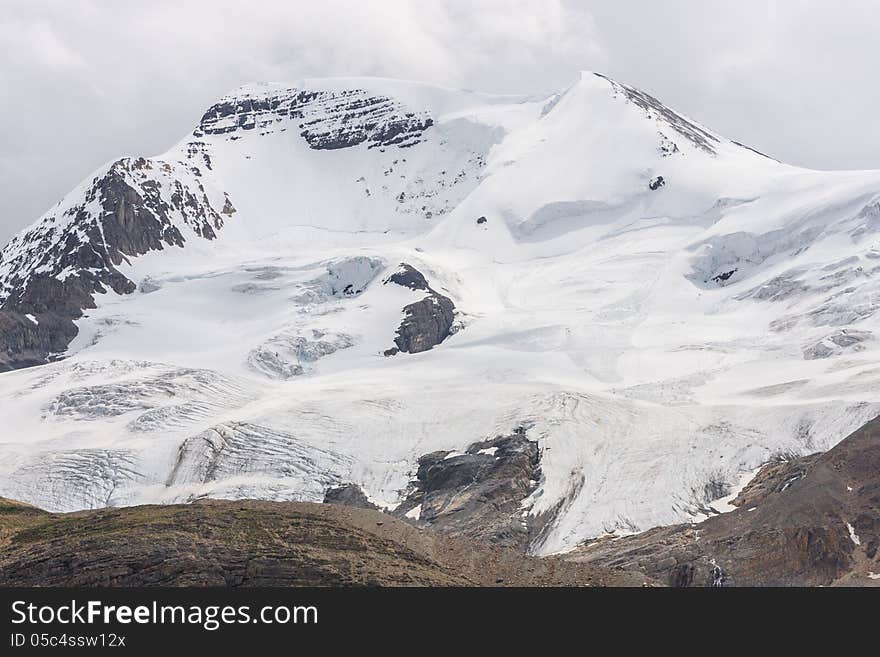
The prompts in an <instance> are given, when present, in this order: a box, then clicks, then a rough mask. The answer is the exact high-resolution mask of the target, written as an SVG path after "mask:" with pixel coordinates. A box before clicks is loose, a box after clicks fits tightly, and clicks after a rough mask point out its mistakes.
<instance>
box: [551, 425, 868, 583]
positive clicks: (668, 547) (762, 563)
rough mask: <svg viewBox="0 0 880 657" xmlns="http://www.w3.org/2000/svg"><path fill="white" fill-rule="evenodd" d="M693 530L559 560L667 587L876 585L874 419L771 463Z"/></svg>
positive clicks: (607, 544)
mask: <svg viewBox="0 0 880 657" xmlns="http://www.w3.org/2000/svg"><path fill="white" fill-rule="evenodd" d="M735 502H736V503H738V504H740V506H739V507H738V508H737V509H736V510H735V511H731V512H729V513H723V514H720V515H717V516H714V517H712V518H709V519H708V520H705V521H703V522H701V523H699V524H693V525H675V526H672V527H661V528H657V529H652V530H649V531H647V532H643V533H641V534H637V535H634V536H624V537H605V538H600V539H597V540H594V541H591V542H589V543H587V544H585V545H583V546H581V547H579V548H577V549H576V550H575V551H574V552H572V553H570V554H568V555H566V558H568V559H571V560H574V561H578V562H587V563H592V564H595V565H601V566H604V567H613V568H616V567H620V568H624V569H627V570H633V569H634V570H639V571H641V572H644V573H646V575H647V576H649V577H652V578H657V579H660V580H661V581H664V582H666V583H668V584H669V585H672V586H719V585H723V586H730V585H737V586H829V585H847V586H853V585H859V586H876V585H878V584H880V582H878V580H876V579H874V578H873V577H871V573H880V559H878V556H877V553H878V548H880V418H877V419H875V420H872V421H871V422H868V423H867V424H866V425H865V426H863V427H862V428H861V429H859V430H857V431H855V432H854V433H852V434H851V435H850V436H848V437H847V438H845V439H844V440H843V441H842V442H841V443H839V444H838V445H837V446H836V447H834V448H833V449H831V450H829V451H828V452H826V453H824V454H819V455H816V454H814V455H811V456H807V457H801V458H798V459H791V460H789V461H786V462H776V463H771V464H769V465H768V466H765V468H763V469H762V471H761V472H760V473H759V474H758V475H757V477H755V478H754V479H753V481H752V482H751V484H750V485H749V486H747V487H746V488H745V489H744V490H743V492H742V493H741V494H740V495H739V497H738V498H737V500H736V501H735Z"/></svg>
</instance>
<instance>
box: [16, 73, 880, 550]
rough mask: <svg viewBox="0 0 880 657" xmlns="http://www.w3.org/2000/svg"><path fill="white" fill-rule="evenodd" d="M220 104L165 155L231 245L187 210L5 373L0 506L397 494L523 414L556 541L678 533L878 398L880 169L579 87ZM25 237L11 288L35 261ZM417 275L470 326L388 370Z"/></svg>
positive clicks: (250, 93) (547, 541)
mask: <svg viewBox="0 0 880 657" xmlns="http://www.w3.org/2000/svg"><path fill="white" fill-rule="evenodd" d="M376 99H381V100H376ZM215 107H219V108H220V109H218V110H216V111H215V112H214V114H211V112H210V111H209V115H210V116H211V117H212V118H211V119H210V120H209V121H208V120H205V119H203V121H202V123H201V124H200V126H199V128H197V129H196V130H195V131H194V132H193V134H191V135H189V136H188V137H187V138H185V139H184V140H183V141H181V142H180V143H179V144H178V145H176V146H175V147H174V148H172V149H171V150H170V151H168V152H167V153H164V154H162V155H160V156H158V157H156V158H150V160H149V161H152V162H155V163H166V164H167V167H164V168H163V167H160V166H158V165H157V166H156V168H157V169H158V170H159V171H161V175H160V174H158V173H157V174H156V176H157V177H156V178H155V179H157V180H159V182H160V187H161V188H162V190H164V191H161V192H160V193H161V194H166V192H167V190H168V189H171V186H172V185H173V180H178V181H180V182H181V184H182V186H183V188H185V189H186V190H198V188H199V186H203V189H204V197H205V203H206V204H207V205H206V207H207V206H208V205H209V206H210V207H212V208H214V209H215V211H217V212H219V210H220V208H221V207H222V206H223V205H224V203H226V201H227V200H228V201H229V202H231V204H232V205H233V206H234V208H235V213H234V214H232V215H231V216H227V217H225V218H224V221H223V225H222V227H220V228H218V229H216V239H215V240H203V239H195V238H194V236H193V235H194V233H193V231H194V230H198V227H199V226H200V225H201V224H200V223H199V222H200V221H201V220H202V218H203V217H202V216H201V215H199V216H196V215H192V216H189V215H188V216H181V218H180V220H179V222H178V227H179V229H180V231H181V234H182V235H184V237H185V238H186V240H185V244H184V245H183V246H171V247H166V248H163V249H162V250H153V251H150V252H148V253H146V254H144V255H140V256H138V257H132V258H128V259H127V261H126V262H123V263H121V264H120V265H119V271H120V272H122V273H123V274H124V275H125V277H127V278H128V279H129V280H131V281H133V282H134V283H136V284H137V290H136V291H134V292H133V293H131V294H116V293H115V292H113V291H111V290H108V291H107V292H106V293H105V294H101V295H98V296H97V298H96V300H97V308H95V309H87V310H86V311H85V316H84V317H83V318H81V319H79V320H78V321H77V327H78V329H79V333H78V335H77V336H76V338H75V339H74V340H73V342H72V343H71V344H70V346H69V347H68V350H67V352H66V353H65V354H64V355H65V358H64V359H63V360H59V361H57V362H52V363H49V364H46V365H43V366H40V367H35V368H28V369H21V370H16V371H12V372H8V373H4V374H0V408H2V429H0V496H4V497H9V498H15V499H19V500H23V501H27V502H30V503H33V504H36V505H39V506H41V507H44V508H47V509H50V510H55V511H69V510H75V509H83V508H96V507H101V506H113V505H129V504H141V503H152V502H160V503H170V502H179V501H188V500H193V499H196V498H199V497H204V496H210V497H223V498H233V499H235V498H244V497H248V498H250V497H256V498H262V499H272V500H304V501H321V500H322V499H323V495H324V491H325V490H326V489H327V488H329V487H332V486H335V485H340V484H343V483H348V482H353V483H356V484H359V485H360V486H361V487H362V488H363V489H364V491H365V492H366V494H367V495H368V497H369V498H370V499H371V500H372V501H373V502H375V503H376V504H380V505H382V506H384V507H387V508H393V507H395V506H396V505H397V504H399V503H400V502H401V500H402V496H403V494H404V491H405V490H406V488H407V485H408V484H409V483H410V482H411V481H412V479H413V478H414V476H415V470H416V462H417V460H418V458H419V457H420V456H422V455H424V454H427V453H429V452H433V451H437V450H454V451H464V450H465V449H466V448H467V446H468V445H470V444H472V443H474V442H476V441H479V440H482V439H485V438H488V437H492V436H495V435H497V434H502V433H508V432H510V431H512V430H513V429H515V428H516V427H524V428H525V429H526V432H527V436H528V437H529V438H531V439H532V440H536V441H538V442H539V446H540V449H541V455H542V456H541V467H542V473H543V478H542V480H541V481H540V482H539V486H538V488H537V490H536V491H535V492H534V493H533V494H532V495H531V497H530V498H529V499H528V500H526V502H525V506H524V510H525V511H526V512H528V513H532V514H539V513H542V512H545V511H552V510H555V509H558V512H557V515H556V517H555V520H554V521H553V525H552V528H551V530H550V531H549V533H547V534H546V535H545V536H544V538H543V540H542V541H541V542H540V544H538V545H535V546H534V547H533V550H534V551H535V552H536V553H539V554H549V553H554V552H559V551H564V550H568V549H571V548H573V547H575V546H576V545H577V544H578V543H579V542H581V541H583V540H584V539H586V538H590V537H594V536H597V535H601V534H605V533H608V532H612V531H614V532H617V533H618V534H620V533H626V532H635V531H640V530H644V529H648V528H650V527H653V526H657V525H665V524H671V523H676V522H684V521H687V520H689V519H691V518H693V517H694V516H695V515H697V514H699V513H701V512H704V511H705V510H706V509H707V508H708V507H709V506H710V504H711V503H712V502H713V501H715V500H719V499H721V498H724V497H726V496H728V495H729V494H730V493H731V492H732V491H733V490H734V489H735V488H736V487H737V486H738V485H739V482H740V480H741V478H742V477H743V475H744V473H748V472H750V471H753V470H754V469H755V468H757V467H758V466H760V465H761V464H762V463H765V462H767V461H769V460H771V459H772V458H774V457H780V456H785V455H800V454H807V453H812V452H816V451H820V450H826V449H828V448H830V447H831V446H833V445H834V444H835V443H836V442H837V441H839V440H841V439H842V438H844V437H845V436H846V435H847V434H848V433H850V432H851V431H853V430H854V429H856V428H857V427H859V426H861V425H862V424H863V423H865V422H866V421H868V420H869V419H871V418H873V417H875V416H876V415H878V414H880V365H878V354H880V352H878V343H877V334H878V330H880V326H878V323H880V314H878V311H880V238H878V235H880V171H861V172H819V171H810V170H804V169H799V168H795V167H791V166H788V165H785V164H782V163H779V162H777V161H775V160H773V159H770V158H768V157H765V156H763V155H761V154H759V153H757V152H755V151H752V150H750V149H748V148H746V147H743V146H740V145H738V144H736V143H735V142H731V141H729V140H727V139H725V138H723V137H721V136H720V135H717V134H715V133H713V132H712V131H711V130H709V129H707V128H705V127H702V126H700V125H699V124H696V123H694V122H693V121H691V120H690V119H687V118H686V117H683V116H680V115H678V114H677V113H675V112H673V111H672V110H670V109H668V108H666V107H664V106H663V105H662V104H660V103H659V101H656V100H655V99H653V98H651V97H650V96H647V95H646V94H644V93H642V92H639V91H638V90H634V89H632V88H630V87H627V86H625V85H621V84H619V83H617V82H614V81H611V80H608V79H607V78H604V77H602V76H598V75H595V74H592V73H584V74H582V76H581V78H580V79H579V80H578V81H577V82H576V83H575V84H573V85H572V86H571V87H570V88H569V89H567V90H565V91H564V92H562V93H560V94H557V95H554V96H552V97H549V98H526V97H492V96H487V95H483V94H476V93H470V92H461V91H453V90H446V89H439V88H434V87H430V86H427V85H421V84H416V83H407V82H398V81H391V80H372V79H345V80H307V81H303V82H301V83H299V84H296V85H294V86H293V87H285V86H282V85H261V86H252V87H246V88H243V89H240V90H238V91H236V92H234V93H233V94H231V95H230V96H227V97H226V98H224V99H221V101H220V102H219V103H218V105H217V106H215ZM230 108H231V109H230ZM340 108H342V109H340ZM342 112H348V114H344V113H343V114H341V113H342ZM351 113H354V114H351ZM360 113H362V114H360ZM209 115H206V117H207V116H209ZM352 115H353V116H355V119H352V118H351V116H352ZM346 117H347V118H346ZM358 117H360V118H358ZM304 135H305V136H304ZM109 166H111V165H108V167H109ZM193 166H197V168H198V170H199V172H200V175H198V176H195V175H194V174H193V172H192V167H193ZM96 175H99V174H96ZM138 184H143V183H142V182H139V183H138ZM86 189H87V184H84V185H83V186H80V188H78V189H77V190H74V191H73V192H71V195H70V196H69V197H68V198H66V199H65V200H64V201H62V202H61V204H60V205H59V208H56V209H55V210H54V211H50V213H48V214H47V215H46V217H44V218H43V219H42V220H41V222H42V223H41V224H39V226H38V227H39V230H40V231H41V235H46V234H48V235H49V238H48V239H56V236H57V235H58V234H59V233H60V232H61V230H60V229H57V230H55V232H52V231H49V232H48V233H47V230H48V228H51V227H56V228H57V227H59V226H62V225H64V226H66V225H68V224H70V223H75V221H74V218H72V217H71V216H69V215H65V214H64V210H65V209H68V208H71V207H75V206H77V205H78V204H80V203H82V199H83V195H84V194H85V193H86ZM195 195H196V196H199V197H200V198H201V192H195ZM162 198H165V197H164V196H163V197H162ZM168 198H169V199H170V197H168ZM169 203H170V201H169ZM89 212H92V216H95V217H98V216H99V214H100V208H96V207H92V208H91V210H89ZM96 213H97V214H96ZM65 222H67V223H65ZM194 226H195V227H196V228H193V227H194ZM27 234H28V231H25V232H24V233H22V235H20V236H18V237H17V238H15V239H14V240H13V242H12V243H10V246H9V247H7V249H6V250H5V251H4V252H3V254H2V255H0V291H3V292H2V293H0V301H2V300H3V299H4V298H5V297H6V296H7V295H8V294H10V292H9V291H10V290H11V289H13V288H14V287H15V285H17V284H18V280H17V279H14V275H15V274H16V272H17V275H18V276H19V277H20V276H22V275H24V274H23V272H24V273H25V274H26V273H27V272H30V271H32V270H36V269H37V264H36V262H35V260H34V256H33V255H32V253H31V251H29V250H28V249H27V248H26V247H24V246H22V245H23V244H26V243H27V240H26V239H25V237H26V235H27ZM400 263H408V264H409V265H411V266H412V267H415V268H416V269H417V270H418V271H420V272H421V273H423V274H424V276H425V278H426V279H427V280H428V282H429V283H430V285H431V287H432V288H433V289H434V290H436V291H438V292H439V293H441V294H443V295H445V296H447V297H449V298H450V299H452V300H453V302H454V303H455V307H456V326H455V328H456V329H457V330H456V331H455V332H454V333H453V334H452V335H450V336H449V337H448V338H446V339H445V340H444V341H443V343H442V344H440V345H438V346H435V347H434V348H433V349H431V350H429V351H425V352H422V353H412V354H407V353H400V354H397V355H395V356H385V355H384V352H385V351H386V350H387V349H389V348H390V347H393V346H394V338H395V331H396V330H397V328H398V326H400V324H401V321H402V319H403V318H404V311H403V309H404V307H406V306H407V305H408V304H412V303H414V302H417V301H419V300H420V299H422V298H423V297H424V293H422V292H420V291H418V290H413V289H408V288H405V287H402V286H399V285H389V284H386V280H387V279H388V277H389V276H390V275H391V274H392V273H393V272H395V271H396V270H397V269H398V267H399V265H400ZM50 265H51V263H50V264H49V265H47V264H46V263H39V266H40V267H48V269H46V271H51V266H50ZM59 275H70V273H69V272H67V273H63V274H62V273H59ZM416 513H417V512H416Z"/></svg>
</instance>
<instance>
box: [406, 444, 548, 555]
mask: <svg viewBox="0 0 880 657" xmlns="http://www.w3.org/2000/svg"><path fill="white" fill-rule="evenodd" d="M540 460H541V457H540V452H539V450H538V444H537V443H536V442H533V441H531V440H529V439H528V438H527V437H526V434H525V431H523V430H521V429H520V430H517V431H516V432H514V433H513V434H511V435H509V436H498V437H497V438H492V439H489V440H484V441H480V442H477V443H473V444H472V445H470V446H469V447H468V448H467V451H466V452H465V453H464V454H457V453H454V452H442V451H441V452H433V453H431V454H426V455H425V456H423V457H422V458H420V459H419V468H418V472H417V474H416V481H415V482H414V484H413V491H412V493H410V495H409V496H408V497H407V499H406V500H405V501H404V503H403V504H401V505H400V506H399V507H398V508H397V510H396V511H395V513H396V514H397V515H401V516H406V517H409V518H413V519H416V520H418V522H419V523H420V524H422V525H426V526H428V527H431V528H432V529H436V530H437V531H440V532H443V533H446V534H451V535H453V536H467V537H470V538H478V539H481V540H485V541H488V542H490V543H493V544H495V545H503V546H505V547H512V548H516V549H518V550H523V551H526V550H528V548H529V546H530V544H531V542H532V539H533V538H535V536H536V535H537V534H538V533H539V532H540V530H541V527H540V526H537V525H536V524H535V522H534V519H533V518H530V517H529V515H528V513H527V510H526V509H525V508H524V507H523V502H524V501H525V500H526V498H528V496H529V495H531V493H532V492H533V491H534V490H535V488H536V487H537V485H538V482H539V481H540V479H541V465H540ZM547 520H549V519H547V518H545V519H543V521H544V522H546V521H547Z"/></svg>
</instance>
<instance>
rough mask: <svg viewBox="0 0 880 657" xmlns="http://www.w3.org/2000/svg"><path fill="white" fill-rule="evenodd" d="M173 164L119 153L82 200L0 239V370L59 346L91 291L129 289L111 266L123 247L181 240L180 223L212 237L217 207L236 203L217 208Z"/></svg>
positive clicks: (124, 255)
mask: <svg viewBox="0 0 880 657" xmlns="http://www.w3.org/2000/svg"><path fill="white" fill-rule="evenodd" d="M173 174H174V169H173V167H171V165H169V164H167V163H163V162H154V161H152V160H146V159H144V158H138V159H134V160H132V159H123V160H119V161H117V162H115V163H114V164H113V165H111V166H110V168H109V169H108V170H107V172H106V173H105V174H104V175H102V176H100V177H98V178H95V179H94V180H93V181H92V184H91V186H90V187H89V188H88V189H87V190H86V192H85V194H84V196H83V199H82V202H81V203H79V204H77V205H74V206H72V207H70V208H68V209H67V210H65V211H64V212H63V213H62V214H60V215H48V216H47V217H46V218H45V219H44V220H43V221H42V222H40V223H38V224H37V225H35V226H34V227H33V228H32V229H31V230H30V231H28V232H27V233H24V234H23V235H19V236H16V237H15V238H13V239H12V241H11V242H10V243H9V244H8V245H7V246H6V247H5V248H4V249H3V251H2V253H0V328H2V329H3V330H2V331H0V371H2V370H8V369H16V368H19V367H27V366H29V365H36V364H40V363H44V362H46V360H47V358H49V357H50V356H51V355H52V354H57V353H60V352H63V351H64V350H65V349H66V348H67V345H68V344H69V343H70V341H71V340H72V339H73V338H74V337H75V336H76V333H77V329H76V325H75V324H74V322H73V320H75V319H78V318H80V317H81V316H82V311H83V310H85V309H89V308H94V307H95V301H94V294H96V293H101V294H103V293H105V292H107V291H108V289H109V290H112V291H113V292H115V293H117V294H131V293H132V292H134V291H135V289H136V285H135V284H134V283H133V282H132V281H130V280H128V279H127V278H126V277H125V276H124V275H123V274H122V273H121V272H120V271H119V270H118V269H117V267H118V266H119V265H121V264H122V263H124V262H127V261H128V258H129V257H134V256H138V255H143V254H145V253H147V252H149V251H156V250H162V249H164V248H165V247H168V246H176V247H182V246H183V244H184V237H183V235H182V234H181V231H180V229H179V227H178V226H179V225H182V224H186V225H187V226H189V227H190V228H191V229H192V230H193V231H194V232H195V233H196V234H197V235H198V236H200V237H202V238H204V239H213V238H214V237H216V231H217V230H219V229H220V228H221V227H222V226H223V222H224V216H229V215H230V214H232V213H234V212H235V209H234V208H233V207H232V204H231V202H229V199H228V198H227V199H226V204H225V205H224V208H223V209H222V210H221V211H220V212H218V211H217V210H216V209H215V208H214V207H213V206H212V205H211V203H210V201H209V200H208V198H207V194H206V193H205V190H204V188H203V187H202V185H201V183H199V182H195V183H194V184H184V183H183V182H181V180H179V179H176V178H175V176H174V175H173ZM163 185H165V186H166V187H167V189H164V190H163ZM163 191H164V192H165V193H164V194H163ZM28 314H30V315H33V316H35V318H36V319H37V322H33V321H31V320H29V319H28V318H27V317H26V315H28Z"/></svg>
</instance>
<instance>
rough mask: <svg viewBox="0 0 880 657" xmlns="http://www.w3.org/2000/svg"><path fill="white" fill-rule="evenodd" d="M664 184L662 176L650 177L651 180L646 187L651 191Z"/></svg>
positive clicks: (664, 180)
mask: <svg viewBox="0 0 880 657" xmlns="http://www.w3.org/2000/svg"><path fill="white" fill-rule="evenodd" d="M664 186H666V179H665V178H664V177H663V176H657V177H656V178H651V182H649V183H648V189H650V190H651V191H652V192H656V191H657V190H658V189H660V188H661V187H664Z"/></svg>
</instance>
